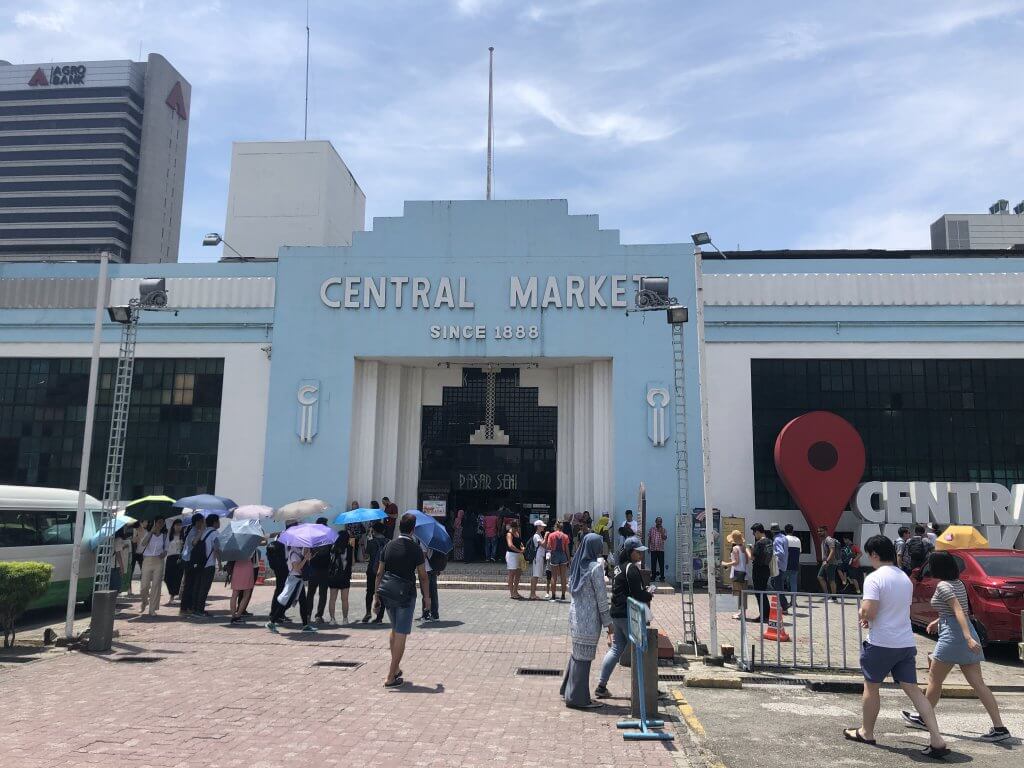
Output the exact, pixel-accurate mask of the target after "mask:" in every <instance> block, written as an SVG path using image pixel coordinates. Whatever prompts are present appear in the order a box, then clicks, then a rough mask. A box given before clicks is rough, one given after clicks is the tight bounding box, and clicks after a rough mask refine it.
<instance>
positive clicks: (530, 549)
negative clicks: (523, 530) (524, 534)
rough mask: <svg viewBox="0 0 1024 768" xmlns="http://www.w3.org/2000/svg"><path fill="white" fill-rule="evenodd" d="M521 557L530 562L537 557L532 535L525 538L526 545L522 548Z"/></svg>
mask: <svg viewBox="0 0 1024 768" xmlns="http://www.w3.org/2000/svg"><path fill="white" fill-rule="evenodd" d="M523 559H524V560H526V562H528V563H532V562H533V561H534V560H536V559H537V542H536V541H534V540H533V536H531V537H530V538H528V539H527V540H526V546H525V547H524V548H523Z"/></svg>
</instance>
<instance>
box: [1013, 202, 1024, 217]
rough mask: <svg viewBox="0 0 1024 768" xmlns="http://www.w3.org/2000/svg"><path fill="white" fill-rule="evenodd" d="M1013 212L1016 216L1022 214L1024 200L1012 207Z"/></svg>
mask: <svg viewBox="0 0 1024 768" xmlns="http://www.w3.org/2000/svg"><path fill="white" fill-rule="evenodd" d="M1013 212H1014V213H1016V214H1017V215H1018V216H1020V215H1022V214H1024V200H1021V201H1020V202H1019V203H1017V204H1016V205H1015V206H1013Z"/></svg>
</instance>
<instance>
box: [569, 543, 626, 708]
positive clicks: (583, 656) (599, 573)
mask: <svg viewBox="0 0 1024 768" xmlns="http://www.w3.org/2000/svg"><path fill="white" fill-rule="evenodd" d="M603 551H604V542H602V541H601V537H600V536H598V535H597V534H596V533H588V534H587V535H586V536H584V537H583V539H582V541H580V545H579V548H578V549H577V550H576V554H575V555H574V556H573V559H572V567H571V570H570V574H569V593H570V595H571V596H572V603H571V604H570V606H569V636H570V638H571V639H572V651H571V653H570V655H569V663H568V665H567V666H566V668H565V675H564V676H563V677H562V686H561V688H560V689H559V693H560V694H561V696H562V697H563V698H564V699H565V706H567V707H569V708H571V709H596V708H597V707H601V706H604V705H603V704H601V703H600V702H596V701H593V700H592V699H591V698H590V665H591V664H593V662H594V657H595V656H597V642H598V640H599V639H600V638H601V630H602V628H603V629H604V630H605V631H606V632H607V633H608V639H609V641H610V642H614V637H615V629H614V626H615V625H614V624H613V623H612V617H611V613H610V605H609V603H608V590H607V589H606V588H605V585H604V568H603V567H602V565H601V563H600V562H599V558H600V557H601V554H602V552H603Z"/></svg>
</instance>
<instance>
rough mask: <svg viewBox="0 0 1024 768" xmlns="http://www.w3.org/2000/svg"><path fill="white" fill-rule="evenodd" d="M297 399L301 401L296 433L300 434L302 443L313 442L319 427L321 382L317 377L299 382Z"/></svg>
mask: <svg viewBox="0 0 1024 768" xmlns="http://www.w3.org/2000/svg"><path fill="white" fill-rule="evenodd" d="M296 399H297V400H298V401H299V418H298V425H297V428H296V430H295V431H296V434H298V436H299V442H300V443H312V442H313V438H314V437H316V433H317V427H318V424H317V422H318V416H319V411H320V382H319V381H318V380H316V379H305V380H303V381H301V382H299V389H298V391H297V392H296Z"/></svg>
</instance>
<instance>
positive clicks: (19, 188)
mask: <svg viewBox="0 0 1024 768" xmlns="http://www.w3.org/2000/svg"><path fill="white" fill-rule="evenodd" d="M84 189H104V190H111V191H116V190H120V191H121V192H124V193H125V194H126V195H128V196H129V197H131V199H132V200H134V199H135V185H134V184H129V183H127V182H125V181H123V180H121V179H114V178H109V179H62V180H60V181H6V180H0V192H73V191H75V190H84Z"/></svg>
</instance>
